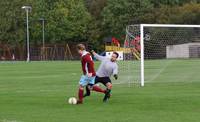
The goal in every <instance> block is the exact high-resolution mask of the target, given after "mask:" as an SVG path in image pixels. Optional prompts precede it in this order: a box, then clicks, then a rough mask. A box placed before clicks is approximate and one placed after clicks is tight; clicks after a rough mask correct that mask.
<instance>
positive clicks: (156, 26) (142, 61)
mask: <svg viewBox="0 0 200 122" xmlns="http://www.w3.org/2000/svg"><path fill="white" fill-rule="evenodd" d="M139 26H140V46H141V50H140V56H141V58H140V63H141V64H140V86H141V87H144V83H145V81H144V75H145V74H144V28H145V27H154V28H160V27H167V28H174V27H180V28H200V25H186V24H185V25H183V24H182V25H181V24H140V25H139Z"/></svg>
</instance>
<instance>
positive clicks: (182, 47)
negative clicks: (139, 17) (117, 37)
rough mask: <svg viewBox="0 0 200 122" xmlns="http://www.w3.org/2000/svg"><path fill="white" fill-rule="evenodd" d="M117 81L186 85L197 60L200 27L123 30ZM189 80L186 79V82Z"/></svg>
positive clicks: (152, 26) (132, 27)
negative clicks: (123, 38) (124, 32)
mask: <svg viewBox="0 0 200 122" xmlns="http://www.w3.org/2000/svg"><path fill="white" fill-rule="evenodd" d="M123 52H124V57H123V58H124V60H123V61H121V62H119V66H120V70H119V71H120V72H119V73H120V77H121V79H119V80H120V82H126V83H129V84H130V85H131V84H140V86H144V83H155V82H159V83H161V82H185V81H186V80H189V78H190V77H192V76H191V75H192V73H191V71H192V68H194V67H192V66H190V65H189V64H190V63H191V62H193V63H194V62H195V61H196V62H199V60H198V59H199V58H200V25H177V24H140V25H129V26H127V27H126V38H125V41H124V50H123ZM187 78H188V79H187Z"/></svg>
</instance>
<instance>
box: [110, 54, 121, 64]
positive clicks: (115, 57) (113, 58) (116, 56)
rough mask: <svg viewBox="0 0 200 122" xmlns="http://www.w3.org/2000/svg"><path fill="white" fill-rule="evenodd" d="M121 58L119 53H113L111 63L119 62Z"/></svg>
mask: <svg viewBox="0 0 200 122" xmlns="http://www.w3.org/2000/svg"><path fill="white" fill-rule="evenodd" d="M118 57H119V54H118V53H117V52H113V54H112V56H111V61H112V62H115V61H116V60H117V58H118Z"/></svg>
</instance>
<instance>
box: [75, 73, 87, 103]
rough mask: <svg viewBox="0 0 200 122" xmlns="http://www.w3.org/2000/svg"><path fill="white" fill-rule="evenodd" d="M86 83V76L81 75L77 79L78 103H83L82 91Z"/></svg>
mask: <svg viewBox="0 0 200 122" xmlns="http://www.w3.org/2000/svg"><path fill="white" fill-rule="evenodd" d="M86 85H87V76H85V75H82V76H81V79H80V81H79V90H78V98H79V99H78V102H77V103H78V104H82V103H83V93H84V86H86Z"/></svg>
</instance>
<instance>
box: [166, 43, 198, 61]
mask: <svg viewBox="0 0 200 122" xmlns="http://www.w3.org/2000/svg"><path fill="white" fill-rule="evenodd" d="M166 53H167V54H166V56H167V58H200V43H199V42H195V43H185V44H179V45H168V46H167V47H166Z"/></svg>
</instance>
